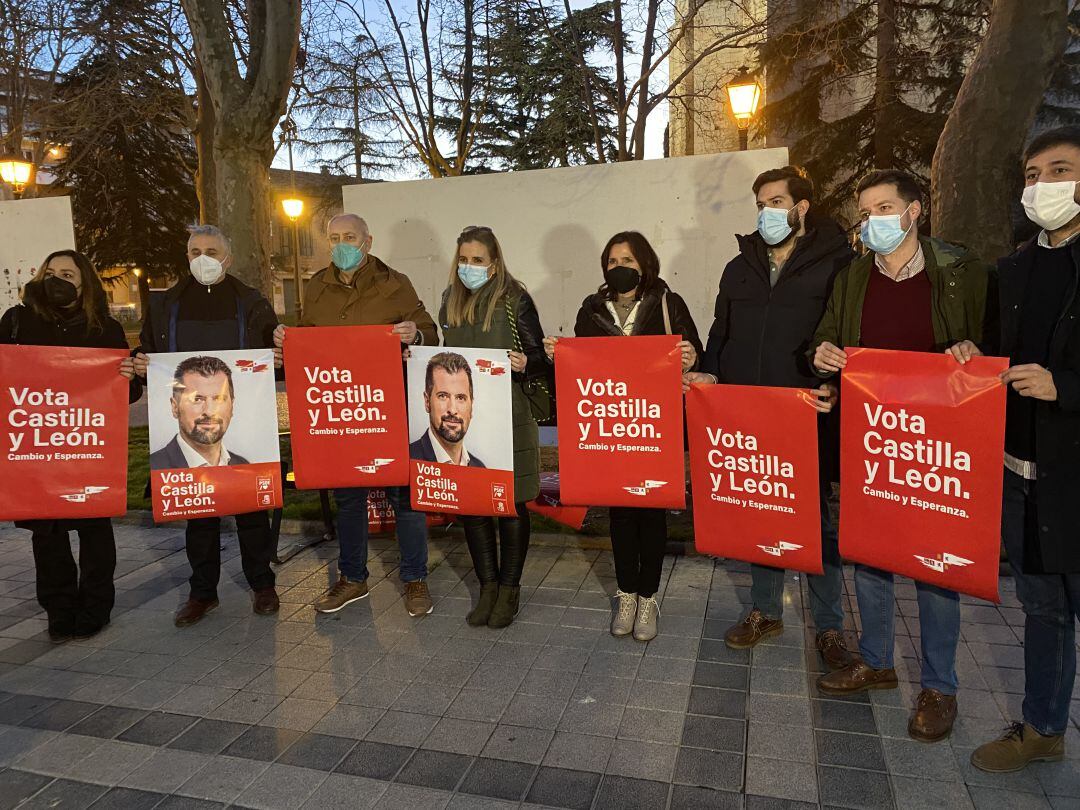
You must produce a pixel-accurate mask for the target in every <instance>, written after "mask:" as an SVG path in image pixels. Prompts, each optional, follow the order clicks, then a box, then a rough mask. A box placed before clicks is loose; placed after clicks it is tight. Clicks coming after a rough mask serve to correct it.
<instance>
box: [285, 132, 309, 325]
mask: <svg viewBox="0 0 1080 810" xmlns="http://www.w3.org/2000/svg"><path fill="white" fill-rule="evenodd" d="M281 139H282V140H283V141H285V143H286V145H287V146H288V148H289V188H290V189H291V193H290V196H288V197H287V198H285V199H284V200H282V201H281V210H282V211H284V212H285V216H287V217H288V218H289V221H290V222H292V226H293V227H292V254H293V284H294V286H295V287H296V321H297V323H299V322H300V316H301V315H303V307H304V303H303V302H304V293H303V288H302V285H303V275H302V274H301V272H300V226H299V225H298V224H297V222H298V220H299V219H300V215H301V214H303V213H304V201H303V200H301V199H300V198H299V197H297V196H296V171H295V170H294V169H293V141H294V140H295V139H296V123H295V122H294V121H293V120H292V119H291V118H286V119H285V120H284V121H282V122H281Z"/></svg>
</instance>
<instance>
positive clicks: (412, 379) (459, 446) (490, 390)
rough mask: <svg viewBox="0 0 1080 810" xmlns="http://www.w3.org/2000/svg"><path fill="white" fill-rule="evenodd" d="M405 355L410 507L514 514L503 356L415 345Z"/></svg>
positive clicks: (507, 365)
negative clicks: (407, 384)
mask: <svg viewBox="0 0 1080 810" xmlns="http://www.w3.org/2000/svg"><path fill="white" fill-rule="evenodd" d="M409 352H410V357H409V360H408V375H409V436H410V438H411V439H412V443H411V444H410V445H409V459H410V461H409V464H410V471H411V482H412V507H413V509H416V510H417V511H420V512H443V513H447V514H461V515H496V516H500V517H509V516H511V515H513V514H516V513H515V510H514V441H513V436H514V431H513V415H512V412H511V404H510V361H509V360H508V359H507V357H506V351H505V350H504V349H459V348H439V347H438V346H413V347H411V348H410V349H409Z"/></svg>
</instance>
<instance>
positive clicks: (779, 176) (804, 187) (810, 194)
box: [753, 166, 814, 203]
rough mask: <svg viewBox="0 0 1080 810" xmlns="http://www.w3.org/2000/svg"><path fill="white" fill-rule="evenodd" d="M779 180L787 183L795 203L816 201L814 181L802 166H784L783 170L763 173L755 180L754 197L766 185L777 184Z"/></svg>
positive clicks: (770, 170) (771, 170)
mask: <svg viewBox="0 0 1080 810" xmlns="http://www.w3.org/2000/svg"><path fill="white" fill-rule="evenodd" d="M779 180H783V181H785V182H786V183H787V189H788V193H789V194H790V195H791V198H792V199H793V200H795V202H799V201H800V200H806V201H807V202H810V203H812V202H813V201H814V181H813V180H811V179H810V175H808V174H807V173H806V169H804V168H803V167H802V166H784V167H783V168H782V169H769V170H768V171H766V172H762V173H761V174H759V175H758V176H757V179H756V180H754V186H753V188H754V196H755V197H756V196H757V193H758V192H759V191H761V187H762V186H763V185H765V184H766V183H775V182H777V181H779Z"/></svg>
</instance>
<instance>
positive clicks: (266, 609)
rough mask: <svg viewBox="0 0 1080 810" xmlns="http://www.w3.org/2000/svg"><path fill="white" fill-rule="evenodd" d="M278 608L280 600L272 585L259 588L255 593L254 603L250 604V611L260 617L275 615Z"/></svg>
mask: <svg viewBox="0 0 1080 810" xmlns="http://www.w3.org/2000/svg"><path fill="white" fill-rule="evenodd" d="M280 607H281V600H280V599H278V595H277V590H276V589H275V588H274V586H273V585H271V586H270V587H269V588H259V590H257V591H255V601H254V602H253V603H252V606H251V609H252V610H254V611H255V612H256V613H258V614H259V615H260V616H269V615H270V614H271V613H277V612H278V608H280Z"/></svg>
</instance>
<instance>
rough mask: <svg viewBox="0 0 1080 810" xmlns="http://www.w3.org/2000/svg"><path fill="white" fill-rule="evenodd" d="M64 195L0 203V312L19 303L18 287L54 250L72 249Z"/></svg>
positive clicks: (72, 230) (72, 231) (73, 241)
mask: <svg viewBox="0 0 1080 810" xmlns="http://www.w3.org/2000/svg"><path fill="white" fill-rule="evenodd" d="M74 247H75V231H74V229H73V228H72V225H71V201H70V200H69V199H68V198H67V197H42V198H40V199H33V200H8V201H6V202H0V312H3V311H4V310H6V309H7V308H8V307H13V306H15V305H16V304H17V303H19V290H21V289H22V286H23V285H24V284H25V283H26V282H28V281H29V280H30V279H32V278H33V277H34V272H35V271H36V270H37V267H38V265H39V264H40V263H41V260H42V259H44V258H45V257H46V256H48V255H49V254H50V253H52V252H53V251H54V250H72V249H74Z"/></svg>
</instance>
